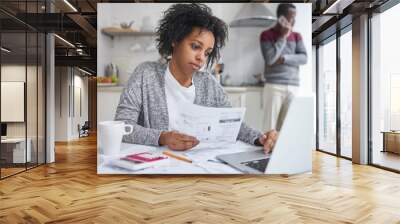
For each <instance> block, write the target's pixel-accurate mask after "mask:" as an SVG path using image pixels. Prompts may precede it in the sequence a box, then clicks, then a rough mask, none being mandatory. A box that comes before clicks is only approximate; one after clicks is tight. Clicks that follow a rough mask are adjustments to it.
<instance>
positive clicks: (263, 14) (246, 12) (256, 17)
mask: <svg viewBox="0 0 400 224" xmlns="http://www.w3.org/2000/svg"><path fill="white" fill-rule="evenodd" d="M275 23H276V17H275V15H274V14H273V13H272V12H271V11H270V10H269V9H268V8H267V7H266V6H265V5H264V4H260V3H244V5H243V6H242V7H241V8H240V10H239V12H238V13H237V15H236V16H235V17H234V20H233V21H232V22H231V23H230V24H229V26H230V27H263V28H268V27H271V26H273V25H274V24H275Z"/></svg>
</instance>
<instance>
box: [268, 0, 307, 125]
mask: <svg viewBox="0 0 400 224" xmlns="http://www.w3.org/2000/svg"><path fill="white" fill-rule="evenodd" d="M277 17H278V22H277V23H276V25H275V26H274V27H273V28H271V29H268V30H265V31H263V32H262V33H261V35H260V45H261V52H262V55H263V57H264V61H265V67H264V80H265V84H264V93H263V95H264V104H263V105H264V112H265V116H264V124H263V125H264V127H263V130H271V129H276V128H277V127H276V124H277V122H278V116H279V111H280V109H281V107H282V105H284V104H285V102H289V101H288V98H289V97H290V96H293V95H294V96H295V95H296V94H297V92H298V88H299V84H300V79H299V66H300V65H303V64H306V63H307V52H306V49H305V47H304V43H303V40H302V37H301V35H300V34H299V33H297V32H294V31H293V26H294V23H295V18H296V6H295V5H293V4H290V3H281V4H279V5H278V8H277Z"/></svg>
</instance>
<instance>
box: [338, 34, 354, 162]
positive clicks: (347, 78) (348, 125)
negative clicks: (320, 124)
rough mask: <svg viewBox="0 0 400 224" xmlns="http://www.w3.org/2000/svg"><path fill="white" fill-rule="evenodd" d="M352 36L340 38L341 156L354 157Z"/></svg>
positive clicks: (347, 35) (345, 35)
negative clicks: (352, 143) (352, 147)
mask: <svg viewBox="0 0 400 224" xmlns="http://www.w3.org/2000/svg"><path fill="white" fill-rule="evenodd" d="M351 65H352V35H351V30H350V31H349V32H346V33H344V34H343V35H341V36H340V130H341V131H340V154H341V156H345V157H348V158H351V157H352V150H351V141H352V74H353V72H352V66H351Z"/></svg>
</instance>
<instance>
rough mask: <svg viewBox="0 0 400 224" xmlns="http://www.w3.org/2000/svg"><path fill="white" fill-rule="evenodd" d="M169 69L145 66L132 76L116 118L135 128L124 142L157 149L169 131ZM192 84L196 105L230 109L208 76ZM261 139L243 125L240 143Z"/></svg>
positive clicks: (199, 75) (196, 78)
mask: <svg viewBox="0 0 400 224" xmlns="http://www.w3.org/2000/svg"><path fill="white" fill-rule="evenodd" d="M166 66H167V65H166V64H162V63H159V62H144V63H142V64H140V65H139V66H137V67H136V69H135V71H134V72H133V74H132V75H131V77H130V79H129V81H128V84H127V86H126V87H125V88H124V90H123V92H122V94H121V97H120V101H119V104H118V107H117V110H116V114H115V120H119V121H125V123H127V124H132V125H133V132H132V133H131V134H129V135H125V136H124V138H123V142H128V143H134V144H142V145H154V146H158V145H159V144H158V139H159V137H160V134H161V132H162V131H167V130H168V108H167V101H166V96H165V70H166V68H167V67H166ZM193 84H194V86H195V93H196V97H195V100H194V104H197V105H201V106H208V107H230V106H231V104H230V102H229V100H228V97H227V95H226V93H225V92H224V90H223V88H222V87H221V85H219V84H218V82H217V81H216V79H215V78H214V77H212V76H211V75H210V74H209V73H206V72H196V73H194V74H193ZM181 109H183V108H181ZM261 135H262V133H261V132H259V131H256V130H254V129H252V128H250V127H248V126H247V125H246V124H244V123H242V126H241V128H240V131H239V135H238V139H239V140H242V141H244V142H247V143H250V144H254V141H255V140H256V139H257V138H259V137H260V136H261Z"/></svg>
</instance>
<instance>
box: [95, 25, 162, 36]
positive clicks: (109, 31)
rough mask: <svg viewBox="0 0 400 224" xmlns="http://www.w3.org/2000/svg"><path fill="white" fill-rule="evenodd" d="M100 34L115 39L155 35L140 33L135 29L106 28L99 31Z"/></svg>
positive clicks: (147, 32)
mask: <svg viewBox="0 0 400 224" xmlns="http://www.w3.org/2000/svg"><path fill="white" fill-rule="evenodd" d="M101 32H102V33H104V34H105V35H107V36H110V37H112V38H113V37H117V36H152V35H155V32H152V31H146V32H142V31H139V30H137V29H132V28H128V29H123V28H119V27H106V28H103V29H101Z"/></svg>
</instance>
